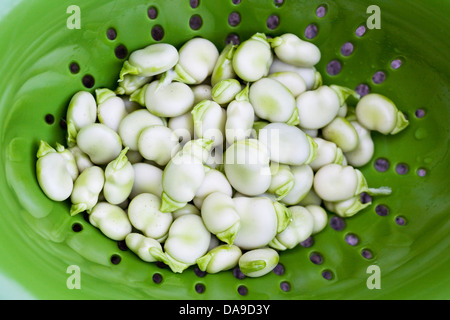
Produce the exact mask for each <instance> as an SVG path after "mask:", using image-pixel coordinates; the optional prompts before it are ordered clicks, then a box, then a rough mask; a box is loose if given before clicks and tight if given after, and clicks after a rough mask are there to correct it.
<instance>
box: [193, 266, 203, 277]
mask: <svg viewBox="0 0 450 320" xmlns="http://www.w3.org/2000/svg"><path fill="white" fill-rule="evenodd" d="M194 273H195V275H196V276H197V277H199V278H203V277H204V276H206V271H202V270H200V268H199V267H198V266H195V267H194Z"/></svg>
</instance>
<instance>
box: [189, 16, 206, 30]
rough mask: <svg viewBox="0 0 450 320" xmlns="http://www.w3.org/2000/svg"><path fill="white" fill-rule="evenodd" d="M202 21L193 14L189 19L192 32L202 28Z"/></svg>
mask: <svg viewBox="0 0 450 320" xmlns="http://www.w3.org/2000/svg"><path fill="white" fill-rule="evenodd" d="M202 25H203V20H202V17H200V16H199V15H198V14H194V15H193V16H192V17H191V18H190V19H189V27H191V29H192V30H198V29H200V28H201V27H202Z"/></svg>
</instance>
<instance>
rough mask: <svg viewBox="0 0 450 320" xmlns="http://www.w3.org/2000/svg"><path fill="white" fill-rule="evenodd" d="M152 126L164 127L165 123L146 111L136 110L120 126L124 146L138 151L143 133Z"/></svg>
mask: <svg viewBox="0 0 450 320" xmlns="http://www.w3.org/2000/svg"><path fill="white" fill-rule="evenodd" d="M152 125H164V122H163V120H162V119H161V118H159V117H157V116H155V115H153V114H151V113H150V112H149V111H148V110H146V109H140V110H136V111H133V112H132V113H130V114H128V115H127V116H126V117H125V118H123V120H122V121H121V122H120V125H119V135H120V137H121V138H122V141H123V145H124V146H125V147H128V148H130V150H134V151H138V150H139V147H138V140H139V135H140V134H141V131H142V130H143V129H145V128H146V127H148V126H152Z"/></svg>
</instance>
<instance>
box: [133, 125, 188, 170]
mask: <svg viewBox="0 0 450 320" xmlns="http://www.w3.org/2000/svg"><path fill="white" fill-rule="evenodd" d="M180 149H181V145H180V143H179V139H178V137H177V135H176V134H175V133H174V132H173V131H172V129H170V128H168V127H166V126H163V125H153V126H148V127H147V128H145V129H143V130H142V131H141V133H140V135H139V138H138V150H139V152H140V154H141V155H142V156H143V157H144V159H147V160H152V161H154V162H156V163H157V164H158V165H160V166H165V165H166V164H167V163H168V162H169V161H170V159H172V158H173V156H174V155H175V154H176V153H177V152H178V151H179V150H180Z"/></svg>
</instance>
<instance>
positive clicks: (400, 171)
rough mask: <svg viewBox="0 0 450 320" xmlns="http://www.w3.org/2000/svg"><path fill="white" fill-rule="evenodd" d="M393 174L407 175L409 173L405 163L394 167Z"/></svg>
mask: <svg viewBox="0 0 450 320" xmlns="http://www.w3.org/2000/svg"><path fill="white" fill-rule="evenodd" d="M395 172H397V173H398V174H401V175H403V174H407V173H408V172H409V167H408V165H407V164H406V163H399V164H397V165H396V166H395Z"/></svg>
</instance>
